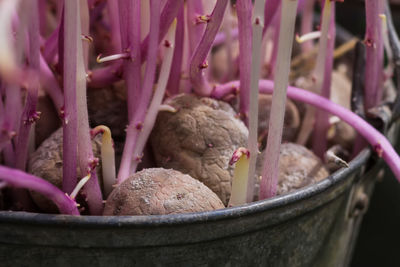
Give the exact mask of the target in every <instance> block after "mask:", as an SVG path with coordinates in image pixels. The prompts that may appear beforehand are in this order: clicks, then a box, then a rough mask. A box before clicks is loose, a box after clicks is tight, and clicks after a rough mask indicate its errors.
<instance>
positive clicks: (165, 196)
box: [103, 168, 225, 215]
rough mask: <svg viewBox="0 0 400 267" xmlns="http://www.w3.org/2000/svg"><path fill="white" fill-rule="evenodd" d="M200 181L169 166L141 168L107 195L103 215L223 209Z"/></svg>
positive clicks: (212, 193) (218, 200)
mask: <svg viewBox="0 0 400 267" xmlns="http://www.w3.org/2000/svg"><path fill="white" fill-rule="evenodd" d="M224 207H225V206H224V205H223V204H222V202H221V200H220V199H219V198H218V196H217V195H216V194H215V193H214V192H212V191H211V190H210V189H209V188H208V187H206V186H205V185H204V184H203V183H201V182H199V181H198V180H196V179H193V178H192V177H190V176H189V175H187V174H183V173H181V172H179V171H175V170H171V169H162V168H153V169H144V170H142V171H140V172H137V173H135V174H134V175H133V176H131V177H130V178H128V179H126V180H125V181H124V182H123V183H122V184H120V185H119V186H118V187H116V188H115V189H114V190H113V191H112V192H111V194H110V195H109V196H108V199H107V201H106V205H105V208H104V213H103V215H162V214H176V213H188V212H201V211H210V210H216V209H222V208H224Z"/></svg>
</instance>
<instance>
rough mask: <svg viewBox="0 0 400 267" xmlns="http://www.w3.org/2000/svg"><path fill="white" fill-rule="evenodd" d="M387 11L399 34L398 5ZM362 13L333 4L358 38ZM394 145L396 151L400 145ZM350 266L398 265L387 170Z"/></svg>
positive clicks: (397, 227)
mask: <svg viewBox="0 0 400 267" xmlns="http://www.w3.org/2000/svg"><path fill="white" fill-rule="evenodd" d="M397 2H399V1H397ZM391 9H392V17H393V20H394V22H395V24H396V28H397V32H398V33H400V5H399V4H392V6H391ZM364 12H365V9H364V3H363V1H358V0H345V1H344V3H337V4H336V17H337V22H338V23H339V24H340V25H341V26H343V27H344V28H346V29H348V30H349V31H351V32H352V33H353V34H355V35H356V36H358V37H359V38H360V39H363V37H364V33H365V14H364ZM397 143H398V144H397V151H398V152H400V142H397ZM351 266H352V267H369V266H379V267H380V266H385V267H386V266H400V183H399V182H397V180H396V179H395V177H394V176H393V174H392V173H391V171H390V170H389V169H388V168H387V167H386V169H385V177H384V179H383V181H381V182H378V183H377V184H376V187H375V191H374V193H373V195H372V197H371V199H370V205H369V209H368V211H367V213H366V214H365V216H364V220H363V223H362V226H361V230H360V233H359V237H358V240H357V244H356V248H355V250H354V255H353V260H352V263H351Z"/></svg>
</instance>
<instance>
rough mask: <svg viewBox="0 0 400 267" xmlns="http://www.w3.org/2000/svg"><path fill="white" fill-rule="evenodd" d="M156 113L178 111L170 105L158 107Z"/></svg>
mask: <svg viewBox="0 0 400 267" xmlns="http://www.w3.org/2000/svg"><path fill="white" fill-rule="evenodd" d="M158 111H167V112H171V113H176V112H177V111H178V110H177V109H176V108H174V107H173V106H170V105H166V104H163V105H160V107H159V108H158Z"/></svg>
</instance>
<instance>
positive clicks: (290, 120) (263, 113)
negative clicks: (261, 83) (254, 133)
mask: <svg viewBox="0 0 400 267" xmlns="http://www.w3.org/2000/svg"><path fill="white" fill-rule="evenodd" d="M271 103H272V95H260V96H259V98H258V136H259V141H260V143H262V144H263V146H264V147H265V143H266V139H267V136H268V127H269V117H270V113H271ZM299 127H300V115H299V111H298V109H297V107H296V105H295V104H294V103H293V102H292V101H291V100H289V99H288V100H287V101H286V109H285V121H284V125H283V133H282V140H283V141H288V142H291V141H292V142H293V141H294V140H295V138H296V135H297V131H298V129H299Z"/></svg>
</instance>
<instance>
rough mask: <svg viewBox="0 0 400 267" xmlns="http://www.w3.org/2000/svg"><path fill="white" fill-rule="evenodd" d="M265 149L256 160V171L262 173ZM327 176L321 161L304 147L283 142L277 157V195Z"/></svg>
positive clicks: (327, 173)
mask: <svg viewBox="0 0 400 267" xmlns="http://www.w3.org/2000/svg"><path fill="white" fill-rule="evenodd" d="M264 155H265V150H264V151H263V153H262V154H261V155H260V157H259V158H258V160H257V170H258V173H259V174H261V173H262V168H263V164H264V162H263V161H264ZM328 176H329V172H328V170H327V169H326V168H325V167H324V165H323V163H322V161H321V160H320V159H319V158H318V157H317V156H316V155H315V154H314V153H313V152H312V151H310V150H308V149H307V148H306V147H304V146H301V145H298V144H295V143H283V144H282V145H281V153H280V157H279V178H278V190H277V195H283V194H286V193H289V192H292V191H294V190H297V189H300V188H302V187H304V186H307V185H310V184H313V183H316V182H319V181H321V180H323V179H325V178H326V177H328Z"/></svg>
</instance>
